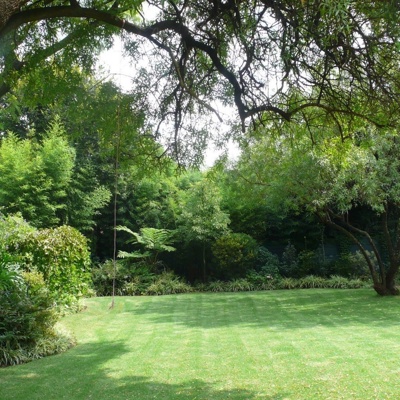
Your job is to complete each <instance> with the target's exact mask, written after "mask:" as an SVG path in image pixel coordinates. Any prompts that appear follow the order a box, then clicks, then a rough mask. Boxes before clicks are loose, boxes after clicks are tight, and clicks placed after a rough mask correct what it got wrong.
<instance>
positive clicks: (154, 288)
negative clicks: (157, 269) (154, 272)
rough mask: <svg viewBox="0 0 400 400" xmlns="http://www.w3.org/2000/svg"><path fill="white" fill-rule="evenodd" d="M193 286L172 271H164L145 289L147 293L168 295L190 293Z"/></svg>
mask: <svg viewBox="0 0 400 400" xmlns="http://www.w3.org/2000/svg"><path fill="white" fill-rule="evenodd" d="M191 291H192V288H191V286H190V285H188V284H187V283H185V282H183V281H182V280H181V279H180V278H179V277H177V276H175V275H174V274H173V273H172V272H163V273H162V274H161V275H159V276H157V278H156V279H155V280H154V282H153V283H152V284H151V285H149V287H148V288H147V289H146V290H145V292H144V294H146V295H157V296H158V295H166V294H177V293H190V292H191Z"/></svg>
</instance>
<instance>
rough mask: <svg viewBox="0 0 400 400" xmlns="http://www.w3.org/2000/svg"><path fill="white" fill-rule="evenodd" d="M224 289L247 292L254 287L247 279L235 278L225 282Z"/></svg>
mask: <svg viewBox="0 0 400 400" xmlns="http://www.w3.org/2000/svg"><path fill="white" fill-rule="evenodd" d="M226 289H227V291H228V292H248V291H251V290H254V289H255V287H254V285H252V284H251V283H250V282H249V281H248V280H247V279H235V280H233V281H230V282H228V283H227V285H226Z"/></svg>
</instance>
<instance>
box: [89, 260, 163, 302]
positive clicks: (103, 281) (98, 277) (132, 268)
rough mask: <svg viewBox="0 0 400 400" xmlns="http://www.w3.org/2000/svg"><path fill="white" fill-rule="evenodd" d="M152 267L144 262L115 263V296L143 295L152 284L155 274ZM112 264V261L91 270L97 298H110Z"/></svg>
mask: <svg viewBox="0 0 400 400" xmlns="http://www.w3.org/2000/svg"><path fill="white" fill-rule="evenodd" d="M151 270H152V266H151V265H150V266H149V265H147V264H146V263H145V262H138V263H128V262H126V260H124V261H117V262H116V268H115V294H116V295H117V296H134V295H140V294H143V293H144V292H145V291H146V289H147V287H148V286H149V285H150V284H151V283H153V281H154V278H155V276H156V275H155V274H154V273H153V272H151ZM113 277H114V264H113V261H112V260H107V261H106V262H104V263H102V264H99V265H97V266H96V267H94V268H93V269H92V279H93V285H94V289H95V292H96V294H97V295H98V296H111V295H112V290H113Z"/></svg>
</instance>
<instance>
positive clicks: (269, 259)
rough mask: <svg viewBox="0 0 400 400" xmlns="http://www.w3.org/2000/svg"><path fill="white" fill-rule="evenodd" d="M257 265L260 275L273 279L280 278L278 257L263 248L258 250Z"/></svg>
mask: <svg viewBox="0 0 400 400" xmlns="http://www.w3.org/2000/svg"><path fill="white" fill-rule="evenodd" d="M257 263H258V266H259V269H260V271H261V273H262V275H266V276H270V277H271V278H273V279H277V278H280V277H281V274H280V272H279V266H280V262H279V257H278V256H277V255H276V254H273V253H271V252H270V251H269V250H268V249H266V248H265V247H263V246H260V247H259V249H258V254H257Z"/></svg>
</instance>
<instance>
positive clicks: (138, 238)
mask: <svg viewBox="0 0 400 400" xmlns="http://www.w3.org/2000/svg"><path fill="white" fill-rule="evenodd" d="M116 229H117V230H118V231H124V232H128V233H129V234H130V235H132V238H131V239H129V240H128V241H127V243H133V244H137V245H139V246H141V247H142V249H143V250H144V251H134V252H131V253H128V252H126V251H120V252H119V253H118V257H120V258H135V259H145V260H147V261H148V262H149V264H150V265H151V266H153V267H154V266H156V265H157V262H158V255H159V254H160V253H162V252H164V251H168V252H171V251H175V250H176V249H175V247H172V246H171V245H170V244H171V243H172V235H173V233H172V231H170V230H168V229H156V228H142V229H141V230H140V233H137V232H133V231H131V230H130V229H129V228H127V227H126V226H117V227H116Z"/></svg>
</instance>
